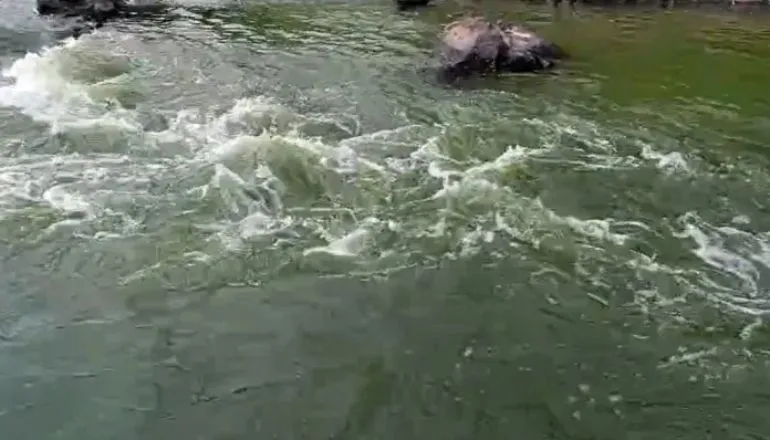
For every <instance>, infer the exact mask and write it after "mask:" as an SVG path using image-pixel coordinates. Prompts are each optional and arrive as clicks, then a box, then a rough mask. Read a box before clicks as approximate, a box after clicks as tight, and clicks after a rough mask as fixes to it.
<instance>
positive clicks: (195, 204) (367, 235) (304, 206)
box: [0, 37, 770, 315]
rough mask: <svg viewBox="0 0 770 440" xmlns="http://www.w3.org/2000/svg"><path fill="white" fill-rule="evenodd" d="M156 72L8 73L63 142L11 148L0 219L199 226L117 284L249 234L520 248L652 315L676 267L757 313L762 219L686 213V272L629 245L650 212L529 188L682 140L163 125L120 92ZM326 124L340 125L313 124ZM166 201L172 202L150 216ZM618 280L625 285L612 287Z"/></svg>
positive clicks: (58, 59) (51, 62)
mask: <svg viewBox="0 0 770 440" xmlns="http://www.w3.org/2000/svg"><path fill="white" fill-rule="evenodd" d="M100 38H102V37H100ZM103 38H109V37H103ZM156 68H158V69H159V68H160V66H152V65H151V63H150V61H148V60H143V59H129V58H128V57H127V56H126V55H121V54H119V53H117V52H111V51H106V50H105V48H104V46H99V45H98V44H96V43H94V41H93V39H89V38H83V39H80V40H67V41H65V42H64V43H63V44H61V45H59V46H56V47H53V48H47V49H44V50H42V51H40V52H39V53H30V54H27V55H26V56H24V57H23V58H21V59H18V60H17V61H16V62H14V63H13V64H12V65H11V66H10V67H8V68H7V69H5V70H4V71H3V72H2V86H0V105H2V106H3V107H6V108H13V109H16V110H17V111H18V112H20V113H21V114H23V115H25V117H27V118H31V119H32V120H34V121H36V122H37V123H40V124H43V126H45V127H48V128H50V130H51V135H52V136H60V137H61V138H62V139H64V140H63V141H62V142H63V143H65V144H67V142H69V144H67V145H69V146H68V147H67V148H69V149H67V148H64V149H63V150H60V151H54V152H50V151H49V152H43V153H40V152H35V151H22V153H21V154H19V155H16V156H12V157H7V158H6V159H5V160H4V162H3V164H2V165H1V166H0V209H1V211H0V218H4V219H8V218H11V217H13V216H16V215H20V216H24V215H30V213H31V212H39V214H38V215H40V216H42V217H43V218H47V219H48V220H47V221H46V222H43V224H45V227H44V228H42V231H43V232H39V233H38V234H37V235H36V236H35V237H34V239H36V240H45V239H46V237H48V236H49V235H50V234H52V233H54V232H58V233H64V234H73V235H75V236H77V237H81V238H83V239H90V240H102V241H104V240H121V239H125V238H126V237H131V236H136V237H139V236H142V237H147V236H151V237H154V238H153V239H158V240H161V239H162V236H163V234H165V233H167V232H164V231H166V229H169V230H170V228H176V227H182V226H179V225H187V226H186V227H189V228H190V229H191V230H192V232H190V234H191V236H192V237H196V239H195V240H192V239H191V241H190V242H189V243H184V245H179V246H177V247H176V248H175V249H176V251H175V254H173V255H164V256H162V257H159V261H158V262H157V263H154V264H152V265H149V266H148V265H144V266H142V267H133V266H131V265H130V264H127V265H125V266H124V267H123V269H124V272H123V273H122V274H121V275H122V280H121V281H122V283H124V284H125V283H131V282H134V281H136V280H139V279H142V278H143V277H148V276H151V275H152V274H153V273H157V272H159V271H163V270H165V269H164V267H165V266H164V261H165V262H170V261H185V262H186V263H185V264H189V265H193V266H195V265H200V266H201V267H203V266H205V265H209V264H213V263H212V262H215V261H217V260H220V259H223V258H226V256H227V255H231V254H233V253H238V252H245V251H248V250H249V249H256V248H259V249H271V250H272V251H270V252H273V253H269V254H270V255H276V256H275V258H284V257H283V256H285V255H289V257H285V258H286V264H297V265H300V266H301V267H306V268H311V269H313V270H325V271H330V272H349V271H366V270H371V271H387V270H389V269H392V268H395V267H400V266H402V265H407V264H414V263H416V262H421V261H426V260H435V259H437V258H452V259H458V258H468V257H470V256H473V255H477V254H478V253H480V252H489V253H491V254H493V255H497V256H499V257H500V258H503V257H505V256H506V254H507V253H508V254H509V253H512V252H517V251H518V249H521V248H522V246H528V247H531V248H533V249H537V250H538V251H539V252H551V253H558V254H560V255H562V256H563V258H564V259H566V260H569V261H572V262H573V264H574V271H575V273H576V274H577V275H578V276H580V277H582V278H583V279H584V280H586V281H585V283H588V284H590V285H591V286H593V287H594V289H593V290H595V291H596V292H597V293H595V294H592V295H593V296H592V297H590V298H587V299H586V300H588V301H595V302H599V303H601V304H603V305H605V306H606V305H609V304H610V303H617V302H619V303H628V304H633V305H635V306H636V307H639V308H641V309H644V310H645V311H646V312H648V313H653V310H655V309H656V308H657V307H669V308H670V307H679V306H680V305H681V302H680V301H678V297H677V296H676V295H669V293H667V292H663V291H660V290H659V289H658V287H657V286H658V285H662V284H663V283H662V282H661V277H669V278H670V279H671V280H673V281H674V282H679V283H682V284H681V285H683V286H686V288H687V289H689V290H688V291H689V292H691V293H692V294H697V295H699V296H701V297H703V298H706V299H708V300H709V301H716V302H719V303H723V304H725V305H726V306H728V307H730V308H731V309H733V310H736V311H738V312H740V313H746V314H750V315H762V314H764V313H765V311H766V310H767V309H768V302H767V300H766V298H767V296H768V293H767V291H766V289H765V287H764V285H765V283H764V282H763V279H764V277H766V276H767V272H768V268H769V267H770V260H769V259H768V258H770V257H769V255H770V252H768V249H770V245H768V237H767V235H766V233H762V234H754V233H749V232H745V231H742V230H740V225H729V226H728V225H721V226H714V225H710V224H708V223H707V222H705V221H703V220H702V219H700V217H699V216H698V213H691V214H688V215H687V216H685V217H683V218H682V219H680V223H681V225H682V226H681V231H679V232H676V233H675V234H676V235H672V236H675V237H677V238H678V239H679V240H681V241H682V243H684V245H686V244H690V245H692V249H691V251H690V254H691V256H693V258H697V259H699V260H700V262H701V263H700V264H695V265H694V266H691V267H687V268H682V267H679V266H678V265H677V263H676V262H672V261H668V262H666V261H660V260H658V259H656V254H657V252H664V251H663V250H656V249H651V248H649V247H647V248H644V247H640V243H646V242H647V241H648V240H649V238H650V237H652V236H654V235H655V234H660V233H661V232H660V226H659V225H656V224H652V223H651V222H650V220H642V219H634V218H625V219H615V218H612V217H610V216H606V217H602V218H586V217H582V218H581V216H579V215H570V214H567V213H565V212H564V211H563V210H562V209H560V208H561V207H559V206H549V205H548V203H547V201H545V200H544V199H543V198H542V197H541V196H540V195H539V194H536V193H535V194H530V193H526V191H525V190H524V189H523V188H524V187H526V179H527V175H528V173H532V172H533V171H532V170H533V169H537V167H538V166H561V167H569V169H570V170H577V171H580V172H584V173H600V172H610V171H611V172H635V171H639V170H642V171H645V172H649V173H650V174H649V175H650V176H652V177H651V178H655V179H669V178H681V177H682V176H688V175H693V174H694V173H696V171H695V168H694V167H692V166H691V160H692V158H691V157H689V156H688V154H686V153H684V152H680V151H676V150H673V149H668V150H667V151H658V150H656V148H655V147H654V145H652V144H651V143H648V142H643V141H633V142H631V141H629V140H628V136H629V135H628V133H627V132H621V131H611V130H608V129H606V128H604V127H602V126H601V125H599V124H597V123H592V122H590V121H586V120H584V119H581V118H579V117H576V116H573V115H569V114H568V113H565V112H557V111H554V112H553V114H552V115H551V116H550V117H549V119H547V120H546V119H538V118H521V119H520V120H517V121H502V122H501V124H503V123H504V124H517V125H516V127H517V129H518V130H519V131H520V132H522V133H525V132H531V133H537V136H533V137H530V138H522V140H521V141H520V142H515V143H512V144H511V145H508V146H507V147H506V148H502V149H499V148H497V146H494V145H491V144H486V143H485V142H486V140H485V139H484V138H483V137H478V138H476V139H474V140H473V142H476V143H477V144H478V150H469V149H468V148H469V147H467V146H466V148H465V149H464V150H463V149H462V146H460V147H458V138H457V136H458V135H457V132H458V130H460V129H462V128H463V127H458V126H457V125H455V124H452V123H447V124H441V125H436V126H422V125H407V126H403V127H399V128H395V129H390V130H382V131H378V132H370V133H362V132H361V128H360V127H361V124H360V122H359V121H358V120H357V118H356V117H355V115H351V114H350V113H340V114H332V113H325V114H301V113H300V112H298V111H297V110H295V109H294V108H292V107H291V106H290V105H288V104H285V103H281V102H279V101H278V100H277V99H275V98H272V97H269V96H247V97H241V98H240V99H237V100H235V101H234V102H231V103H230V105H229V107H227V108H225V109H224V110H217V109H211V108H197V107H188V108H177V109H175V110H174V112H172V113H170V114H163V115H162V116H163V117H164V118H165V120H166V122H167V124H165V126H164V127H162V128H157V127H156V128H148V127H147V124H145V123H143V121H142V119H141V115H140V114H139V112H138V111H137V110H134V109H130V108H128V107H125V106H123V105H122V104H121V100H120V96H121V93H122V90H123V89H122V86H121V84H126V83H131V84H132V86H137V87H141V86H142V84H143V83H142V75H144V74H148V73H149V72H152V71H153V69H156ZM329 130H332V131H333V132H334V133H335V135H334V136H324V135H323V134H321V135H319V134H317V133H328V131H329ZM334 137H342V138H343V140H341V141H340V140H335V139H334ZM73 148H79V150H77V151H72V149H73ZM586 202H590V201H586ZM161 212H174V213H175V214H173V215H172V216H170V217H169V218H160V214H159V213H161ZM148 224H151V225H153V226H152V227H154V228H157V229H158V230H156V231H153V230H152V229H149V227H148ZM164 228H165V229H164ZM158 231H160V232H158ZM168 233H170V232H168ZM153 234H158V235H153ZM672 234H674V233H672ZM24 237H26V235H25V233H22V232H19V237H18V239H19V240H21V239H23V238H24ZM27 238H28V237H27ZM640 249H642V250H640ZM266 252H268V251H266ZM278 255H280V256H281V257H278ZM271 258H272V257H271ZM282 261H283V260H282ZM196 267H197V266H196ZM589 268H591V269H589ZM618 268H625V269H622V270H623V271H624V272H623V273H624V275H623V277H622V278H624V279H619V278H617V279H611V280H608V279H606V274H607V273H609V272H610V271H612V270H619V269H618ZM547 270H552V272H553V273H561V272H560V271H561V269H558V268H544V271H543V272H537V273H533V274H532V276H533V277H537V276H541V275H542V274H544V273H545V272H547ZM617 285H622V286H625V287H624V288H623V289H627V290H628V291H630V293H628V294H627V295H626V296H623V295H624V293H622V292H620V291H615V290H614V289H613V286H617ZM623 289H620V290H623ZM652 298H655V301H653V300H652ZM653 303H654V304H653Z"/></svg>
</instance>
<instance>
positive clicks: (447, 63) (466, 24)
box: [439, 17, 566, 81]
mask: <svg viewBox="0 0 770 440" xmlns="http://www.w3.org/2000/svg"><path fill="white" fill-rule="evenodd" d="M441 44H442V48H441V56H440V67H439V74H440V77H441V78H442V79H444V80H449V81H451V80H455V79H459V78H464V77H469V76H473V75H486V74H491V73H500V72H536V71H541V70H545V69H550V68H552V67H554V66H555V65H556V61H557V60H559V59H561V58H564V57H565V56H566V53H565V52H564V50H562V49H561V48H560V47H559V46H557V45H556V44H554V43H552V42H550V41H547V40H545V39H543V38H541V37H540V36H538V35H537V34H535V33H534V32H532V31H530V30H528V29H526V28H524V27H522V26H520V25H515V24H512V23H502V22H498V23H491V22H489V21H487V20H485V19H483V18H478V17H471V18H464V19H462V20H458V21H455V22H453V23H450V24H448V25H447V26H446V27H445V28H444V33H443V35H442V38H441Z"/></svg>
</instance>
